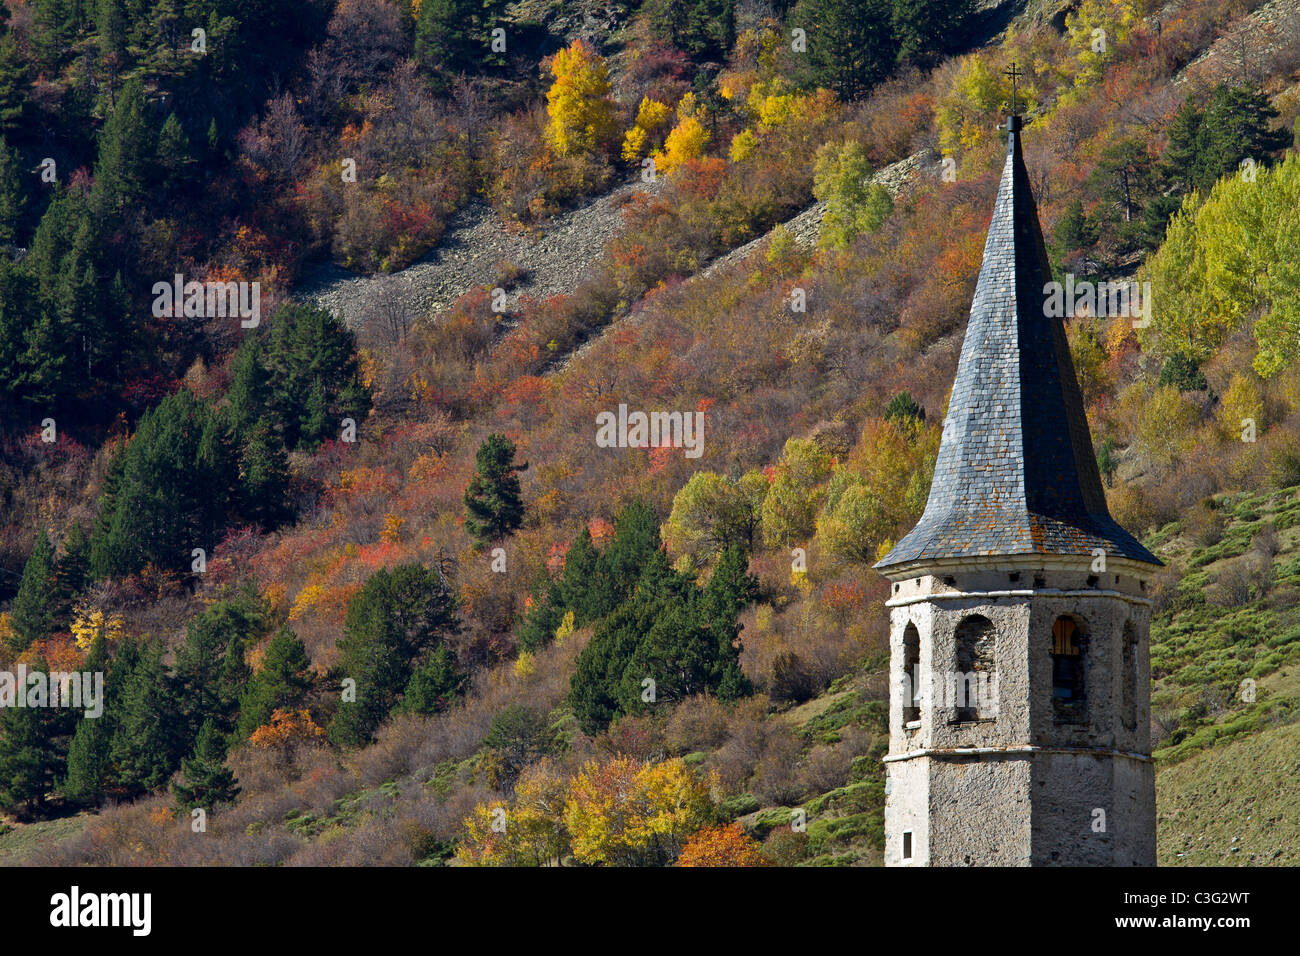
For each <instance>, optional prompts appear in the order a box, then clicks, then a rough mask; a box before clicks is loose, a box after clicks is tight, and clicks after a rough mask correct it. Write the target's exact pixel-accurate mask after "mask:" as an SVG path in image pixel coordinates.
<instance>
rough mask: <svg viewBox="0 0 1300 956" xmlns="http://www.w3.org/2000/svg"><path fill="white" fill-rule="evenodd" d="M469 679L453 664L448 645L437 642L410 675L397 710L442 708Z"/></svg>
mask: <svg viewBox="0 0 1300 956" xmlns="http://www.w3.org/2000/svg"><path fill="white" fill-rule="evenodd" d="M468 680H469V678H468V676H467V675H465V674H463V673H462V672H461V670H460V668H458V667H457V666H456V655H455V654H454V653H453V652H452V650H451V648H449V647H448V646H447V645H446V644H443V645H440V646H439V647H437V648H435V649H434V650H433V652H432V653H430V654H429V655H428V656H427V657H426V658H425V660H424V662H423V663H422V664H420V665H419V666H418V667H416V668H415V670H414V672H413V673H412V674H411V679H410V681H409V682H408V683H407V685H406V690H405V692H403V694H402V703H401V708H400V709H401V710H403V711H407V712H409V713H414V714H434V713H437V712H439V711H441V710H445V709H446V708H447V705H448V704H449V703H451V701H453V700H455V699H456V698H457V697H458V696H460V694H461V693H462V692H463V691H464V689H465V685H466V683H467V682H468Z"/></svg>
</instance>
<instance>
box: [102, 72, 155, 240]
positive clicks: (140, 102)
mask: <svg viewBox="0 0 1300 956" xmlns="http://www.w3.org/2000/svg"><path fill="white" fill-rule="evenodd" d="M153 156H154V149H153V142H152V136H151V131H150V129H149V122H148V120H147V119H146V115H145V100H144V86H143V85H142V83H141V82H140V80H138V79H132V80H129V81H127V82H126V83H125V84H123V86H122V89H121V91H120V92H119V93H118V95H117V102H116V104H115V105H114V107H113V111H112V112H111V113H109V115H108V119H106V120H105V121H104V128H103V129H102V130H101V131H100V134H99V158H98V160H97V161H96V163H95V186H94V190H93V191H92V193H91V205H92V207H93V209H94V212H95V218H96V220H97V221H99V222H104V221H105V220H107V219H110V218H113V217H116V216H117V215H119V214H120V213H121V212H122V211H123V210H125V209H127V208H129V207H130V206H133V205H135V204H136V203H138V202H139V201H140V200H141V199H142V198H143V196H144V189H145V172H146V169H145V167H146V164H147V163H148V162H149V161H151V160H152V158H153Z"/></svg>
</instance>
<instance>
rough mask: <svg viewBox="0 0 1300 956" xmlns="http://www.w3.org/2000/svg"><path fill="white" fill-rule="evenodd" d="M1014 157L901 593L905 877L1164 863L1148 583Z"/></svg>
mask: <svg viewBox="0 0 1300 956" xmlns="http://www.w3.org/2000/svg"><path fill="white" fill-rule="evenodd" d="M1020 135H1021V119H1020V117H1019V116H1016V115H1012V116H1010V117H1009V118H1008V120H1007V158H1006V164H1005V166H1004V167H1003V170H1002V181H1001V185H1000V186H999V188H998V197H997V203H996V205H995V206H994V210H993V221H992V224H991V225H990V226H989V232H988V239H987V240H986V242H985V245H984V264H983V266H982V268H981V269H980V275H979V283H978V285H977V286H976V290H975V298H974V301H973V302H972V304H971V310H970V321H969V324H968V325H967V327H966V339H965V342H964V344H963V346H962V353H961V358H960V361H959V362H958V366H957V378H956V381H955V383H954V385H953V390H952V399H951V401H950V403H949V407H948V415H947V418H946V419H945V420H944V426H943V440H942V444H941V445H940V449H939V456H938V462H937V464H936V467H935V472H934V483H933V485H932V486H931V488H930V497H929V501H928V502H927V503H926V507H925V513H924V514H923V515H922V517H921V520H920V521H919V522H918V523H917V525H916V527H915V528H913V529H912V531H911V532H910V533H909V534H908V535H907V536H906V537H904V538H903V539H902V540H901V541H900V542H899V543H898V545H897V547H895V548H894V550H893V551H891V552H890V553H889V554H888V555H887V556H886V557H885V558H884V560H882V561H881V562H880V563H879V564H877V565H876V568H877V569H878V570H879V571H880V572H881V573H882V574H884V575H885V576H886V577H888V578H889V580H890V581H891V582H892V586H891V588H890V592H891V593H890V600H889V602H888V606H889V608H890V655H891V663H890V688H891V690H890V702H889V732H890V746H889V753H888V755H887V756H886V757H885V758H884V759H885V763H886V772H887V785H886V797H885V863H886V865H888V866H1054V865H1062V866H1065V865H1076V866H1078V865H1082V866H1133V865H1154V864H1155V859H1156V839H1155V775H1154V768H1153V765H1152V762H1151V755H1150V752H1151V739H1150V728H1149V717H1150V706H1151V692H1150V672H1149V662H1150V657H1149V645H1148V637H1147V631H1148V627H1149V623H1150V614H1151V602H1150V601H1149V600H1148V598H1147V596H1146V594H1147V590H1148V577H1149V576H1150V574H1151V573H1152V572H1153V571H1154V570H1155V568H1156V567H1158V566H1159V565H1160V562H1159V561H1158V560H1157V559H1156V558H1155V557H1154V556H1153V555H1152V554H1151V553H1150V552H1149V551H1147V550H1146V549H1145V548H1144V547H1143V546H1142V545H1141V544H1139V543H1138V541H1137V540H1136V539H1134V538H1133V536H1132V535H1130V534H1129V533H1128V532H1126V531H1125V530H1124V529H1123V528H1121V527H1120V526H1119V525H1118V524H1116V523H1115V521H1114V519H1112V518H1111V516H1110V513H1109V512H1108V511H1107V508H1106V499H1105V496H1104V494H1103V492H1102V486H1101V478H1100V476H1099V474H1098V469H1097V461H1096V458H1095V456H1094V453H1093V449H1092V440H1091V436H1090V435H1089V432H1088V421H1087V418H1086V417H1085V415H1084V410H1083V400H1082V397H1081V395H1080V392H1079V384H1078V380H1077V378H1076V377H1075V372H1074V364H1073V362H1072V361H1071V358H1070V349H1069V345H1068V344H1067V342H1066V337H1065V329H1064V326H1063V325H1062V323H1061V320H1060V318H1057V317H1052V316H1049V315H1048V314H1047V310H1046V309H1045V308H1044V301H1045V291H1044V285H1045V283H1048V282H1050V281H1051V278H1052V276H1051V267H1050V266H1049V265H1048V261H1047V254H1046V252H1045V250H1044V247H1043V237H1042V230H1041V229H1040V227H1039V222H1038V213H1037V210H1036V209H1035V206H1034V198H1033V195H1032V192H1031V190H1030V187H1029V177H1028V174H1027V173H1026V171H1025V164H1024V160H1023V159H1022V157H1021V153H1020Z"/></svg>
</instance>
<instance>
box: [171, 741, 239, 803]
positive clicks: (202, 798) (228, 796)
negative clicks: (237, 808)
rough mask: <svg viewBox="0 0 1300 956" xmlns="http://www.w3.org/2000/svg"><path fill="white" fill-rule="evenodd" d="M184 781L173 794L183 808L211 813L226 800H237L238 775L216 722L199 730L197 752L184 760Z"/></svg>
mask: <svg viewBox="0 0 1300 956" xmlns="http://www.w3.org/2000/svg"><path fill="white" fill-rule="evenodd" d="M181 777H182V778H183V780H184V782H181V781H179V780H178V781H176V782H175V783H173V784H172V793H174V794H175V795H176V803H177V805H179V806H180V808H181V809H182V810H194V809H196V808H198V807H202V808H203V809H205V810H207V811H209V812H211V811H212V809H213V808H214V807H218V806H220V805H221V804H223V803H234V802H235V798H236V797H237V796H238V795H239V790H240V788H239V786H238V784H237V782H236V780H235V774H234V772H233V771H231V770H230V768H229V767H227V766H226V745H225V742H224V741H223V740H222V739H221V735H220V734H219V733H217V730H216V728H215V726H214V725H213V723H212V721H210V720H209V721H206V722H204V724H203V727H202V729H200V730H199V736H198V740H197V741H195V744H194V753H193V754H191V755H190V756H189V757H187V758H185V760H183V761H182V762H181Z"/></svg>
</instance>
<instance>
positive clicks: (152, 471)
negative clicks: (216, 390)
mask: <svg viewBox="0 0 1300 956" xmlns="http://www.w3.org/2000/svg"><path fill="white" fill-rule="evenodd" d="M234 461H235V455H234V451H233V449H232V448H231V443H230V441H229V437H228V435H227V433H226V429H225V427H224V425H223V423H222V422H221V421H220V420H219V419H218V418H217V416H215V415H214V414H213V413H212V412H211V410H210V409H209V408H208V407H207V405H206V404H205V403H203V402H202V401H201V400H200V399H198V398H196V397H195V396H194V395H193V394H192V393H191V392H189V391H187V390H186V389H181V390H180V391H177V392H175V393H173V394H172V395H169V396H168V397H167V398H165V399H163V400H162V402H160V403H159V404H158V405H157V406H156V407H155V408H153V409H151V410H150V411H149V412H147V413H146V414H145V416H144V417H143V418H142V419H141V420H140V427H139V428H138V429H137V431H136V433H135V435H134V436H133V437H132V439H131V441H130V444H128V445H127V448H126V452H125V458H124V461H123V463H122V466H121V470H120V473H118V474H117V475H116V476H115V480H114V481H113V483H112V485H111V487H110V486H106V488H105V492H104V497H103V498H102V499H101V515H100V520H99V521H97V523H96V527H95V532H94V534H93V535H92V537H91V566H92V570H93V571H94V573H95V575H96V577H103V576H106V575H125V574H132V573H135V572H136V571H139V570H140V569H141V568H143V567H144V566H145V565H146V564H148V563H152V564H155V565H157V566H158V567H160V568H168V569H172V570H175V571H180V572H183V571H188V570H189V567H190V554H191V550H192V549H194V548H203V549H204V550H205V551H206V552H207V553H209V554H211V553H212V549H213V547H214V546H215V545H216V539H217V535H218V534H219V532H220V531H221V529H222V528H223V527H224V526H225V523H226V519H227V516H228V512H229V510H230V508H231V506H232V504H233V503H234V500H235V487H234V481H235V476H236V475H237V474H238V471H237V469H236V468H235V466H234Z"/></svg>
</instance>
